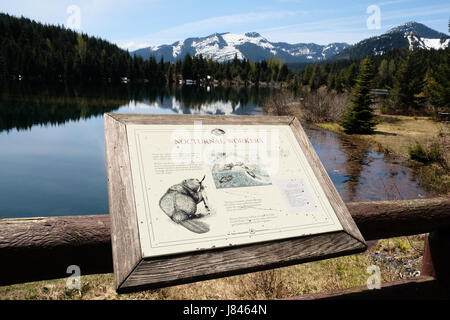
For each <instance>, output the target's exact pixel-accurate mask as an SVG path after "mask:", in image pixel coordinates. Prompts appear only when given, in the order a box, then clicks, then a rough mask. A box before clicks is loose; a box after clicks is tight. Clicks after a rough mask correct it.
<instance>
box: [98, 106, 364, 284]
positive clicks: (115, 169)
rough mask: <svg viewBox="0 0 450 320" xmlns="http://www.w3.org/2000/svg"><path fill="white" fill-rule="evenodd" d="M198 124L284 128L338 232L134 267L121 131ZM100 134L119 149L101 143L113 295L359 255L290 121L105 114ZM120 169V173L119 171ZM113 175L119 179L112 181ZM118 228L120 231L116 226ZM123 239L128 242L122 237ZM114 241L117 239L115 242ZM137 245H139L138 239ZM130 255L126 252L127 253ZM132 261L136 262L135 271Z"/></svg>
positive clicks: (349, 225) (343, 213) (354, 234)
mask: <svg viewBox="0 0 450 320" xmlns="http://www.w3.org/2000/svg"><path fill="white" fill-rule="evenodd" d="M113 119H114V120H115V121H113ZM199 121H201V122H202V123H203V124H217V125H219V124H220V125H226V124H232V125H236V126H239V125H285V126H286V125H290V128H291V129H292V131H293V133H294V135H295V137H296V139H297V141H298V143H299V144H300V146H301V148H302V149H303V151H304V153H305V155H306V159H307V161H308V162H309V165H310V166H311V167H312V169H313V172H314V174H315V175H316V176H317V179H318V182H319V183H320V184H321V186H322V188H323V190H324V192H325V194H326V196H327V198H328V200H329V202H330V204H331V206H332V208H333V210H334V211H335V214H336V216H337V217H338V219H339V221H340V222H341V225H342V227H343V229H344V231H342V232H337V233H328V234H323V235H320V236H319V235H314V236H309V237H306V238H301V239H297V240H293V239H291V240H286V241H276V242H271V243H269V244H265V245H261V244H257V245H251V246H248V248H250V249H248V250H246V249H243V248H242V247H241V248H239V249H230V250H224V249H222V250H220V251H210V252H202V253H199V254H198V255H197V254H193V253H185V254H182V255H181V256H179V257H178V256H177V257H175V256H173V255H171V256H165V257H161V258H156V259H147V258H146V259H145V260H141V262H139V260H140V259H139V257H140V252H141V248H140V246H137V243H136V235H135V234H137V233H138V232H137V231H134V230H132V231H133V232H134V233H133V232H131V234H130V225H133V228H134V227H137V221H136V220H137V219H136V211H135V205H134V201H133V200H134V192H133V191H134V190H133V189H132V188H133V183H132V179H131V169H129V148H128V144H127V143H126V141H123V139H125V140H126V126H127V125H137V124H140V125H145V124H147V125H149V124H158V125H164V124H172V125H174V124H184V125H187V124H194V123H195V122H199ZM108 125H109V127H108ZM105 134H106V137H109V136H111V141H115V145H114V147H115V148H117V149H119V150H116V151H115V153H114V154H112V153H111V150H113V146H112V145H111V143H110V144H107V151H109V152H110V153H109V155H108V156H107V163H108V165H109V167H108V170H109V171H108V178H109V183H108V185H109V186H110V193H109V198H110V201H111V200H112V201H113V203H112V204H110V211H111V216H112V219H113V220H112V235H113V239H112V245H113V253H114V256H113V259H114V267H115V273H116V288H117V289H118V290H121V291H123V290H128V289H130V288H133V289H135V288H138V287H143V286H145V287H148V286H150V287H160V286H163V285H169V284H177V283H186V282H191V281H195V280H197V279H204V278H211V277H218V276H224V275H230V274H237V273H242V272H247V271H249V270H261V269H266V268H270V267H274V266H277V265H278V266H280V265H289V264H293V263H300V262H304V261H311V260H316V259H319V258H323V257H325V256H327V257H331V256H338V255H343V254H345V253H346V252H348V253H353V252H359V251H363V250H365V249H366V244H365V241H364V238H363V237H362V235H361V233H359V231H358V228H357V227H356V225H355V223H354V222H353V220H352V218H351V216H350V214H349V212H348V210H347V208H346V206H345V204H344V203H343V201H342V199H341V198H340V196H339V194H338V193H337V191H336V189H335V188H334V186H333V184H332V182H331V180H330V179H329V177H328V175H327V173H326V171H325V169H324V168H323V166H322V164H321V162H320V160H319V158H318V156H317V155H316V153H315V151H314V149H313V147H312V145H311V143H310V142H309V139H308V137H307V136H306V134H305V132H304V131H303V128H302V127H301V125H300V122H299V121H298V120H297V119H296V118H293V117H270V116H211V115H195V116H193V115H170V116H167V115H142V114H106V115H105ZM123 137H125V138H123ZM121 139H122V140H121ZM114 162H115V163H114ZM111 163H114V165H113V166H111ZM121 166H122V167H121ZM122 168H125V169H124V170H123V169H122ZM116 176H118V177H119V178H116V180H112V179H114V177H116ZM119 190H120V191H119ZM118 192H119V193H118ZM120 192H121V193H120ZM123 203H125V206H122V204H123ZM131 216H132V218H131ZM115 220H117V222H116V221H115ZM124 223H125V225H126V226H125V227H121V226H122V224H124ZM348 235H349V236H348ZM129 236H131V238H128V237H129ZM115 237H117V238H118V239H119V240H117V239H115ZM319 239H320V241H319ZM137 241H139V236H138V235H137ZM275 244H276V245H275ZM341 248H345V249H341ZM275 249H276V250H275ZM130 251H131V252H132V253H129V252H130ZM217 252H220V253H217ZM136 262H138V263H139V264H138V265H137V266H136ZM135 266H136V267H135ZM134 267H135V268H134ZM130 268H134V269H130ZM125 270H128V272H129V273H130V274H129V276H128V277H127V276H126V271H125Z"/></svg>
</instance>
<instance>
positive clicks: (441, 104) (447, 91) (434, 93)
mask: <svg viewBox="0 0 450 320" xmlns="http://www.w3.org/2000/svg"><path fill="white" fill-rule="evenodd" d="M425 91H426V92H425V93H426V95H427V96H428V100H429V102H430V103H431V104H432V105H433V106H434V107H437V108H443V109H444V111H445V112H449V111H450V48H447V49H446V52H445V56H444V57H443V59H442V61H441V63H440V64H439V66H438V67H437V68H436V70H435V71H434V72H430V73H428V74H427V77H426V86H425Z"/></svg>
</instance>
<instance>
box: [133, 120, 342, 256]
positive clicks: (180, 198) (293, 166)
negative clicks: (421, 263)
mask: <svg viewBox="0 0 450 320" xmlns="http://www.w3.org/2000/svg"><path fill="white" fill-rule="evenodd" d="M127 137H128V144H129V150H130V162H131V172H132V177H133V187H134V195H135V200H136V211H137V218H138V226H139V235H140V242H141V250H142V256H143V257H155V256H161V255H168V254H175V253H182V252H190V251H196V250H203V249H210V248H222V247H229V246H234V245H242V244H249V243H255V242H262V241H270V240H276V239H284V238H291V237H299V236H305V235H312V234H319V233H326V232H333V231H340V230H342V226H341V224H340V222H339V220H338V218H337V217H336V214H335V213H334V211H333V208H332V207H331V205H330V203H329V201H328V199H327V197H326V195H325V193H324V190H323V189H322V187H321V185H320V183H319V182H318V180H317V178H316V177H315V175H314V173H313V171H312V169H311V166H310V164H309V163H308V161H307V159H306V157H305V155H304V153H303V151H302V150H301V148H300V146H299V144H298V142H297V140H296V138H295V136H294V135H293V133H292V130H291V129H290V127H289V126H279V125H261V126H257V127H256V126H254V125H240V126H235V125H220V126H217V125H203V124H202V123H200V122H198V123H195V124H193V125H128V126H127Z"/></svg>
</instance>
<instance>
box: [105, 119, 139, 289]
mask: <svg viewBox="0 0 450 320" xmlns="http://www.w3.org/2000/svg"><path fill="white" fill-rule="evenodd" d="M104 125H105V145H106V172H107V177H108V199H109V212H110V215H111V243H112V253H113V262H114V281H115V285H116V288H118V287H119V286H120V285H121V284H122V283H123V282H124V281H125V279H126V278H127V277H128V276H129V274H130V273H131V272H132V271H133V269H134V268H135V267H136V265H137V264H138V263H139V261H140V260H141V258H142V251H141V245H140V240H139V230H138V220H137V214H136V205H135V199H134V188H133V180H132V175H131V164H130V157H129V151H128V140H127V131H126V126H125V125H124V124H123V123H121V122H119V121H116V120H115V119H114V118H112V117H110V116H109V115H105V116H104Z"/></svg>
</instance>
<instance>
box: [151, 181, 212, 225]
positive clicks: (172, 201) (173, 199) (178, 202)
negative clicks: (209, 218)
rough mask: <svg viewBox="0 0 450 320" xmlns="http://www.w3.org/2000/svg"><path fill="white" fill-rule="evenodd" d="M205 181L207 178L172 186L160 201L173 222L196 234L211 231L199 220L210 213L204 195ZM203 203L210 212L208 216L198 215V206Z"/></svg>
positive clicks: (163, 209)
mask: <svg viewBox="0 0 450 320" xmlns="http://www.w3.org/2000/svg"><path fill="white" fill-rule="evenodd" d="M203 180H205V176H204V177H203V179H202V180H201V181H199V180H198V179H187V180H183V182H181V183H179V184H175V185H173V186H171V187H170V188H169V189H168V190H167V192H166V193H165V194H164V195H163V196H162V197H161V199H160V200H159V206H160V208H161V209H162V211H164V212H165V214H167V215H168V216H169V217H170V218H171V219H172V221H174V222H176V223H178V224H181V225H182V226H183V227H185V228H186V229H188V230H190V231H192V232H195V233H206V232H208V231H209V226H208V225H207V224H206V223H204V222H202V221H198V220H197V219H198V218H201V217H203V216H205V215H207V214H209V212H210V210H209V207H208V204H207V202H206V198H205V196H204V194H203V190H204V186H203V185H202V182H203ZM201 202H203V203H204V205H205V208H206V210H207V211H208V212H207V213H206V214H197V204H199V203H201Z"/></svg>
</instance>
